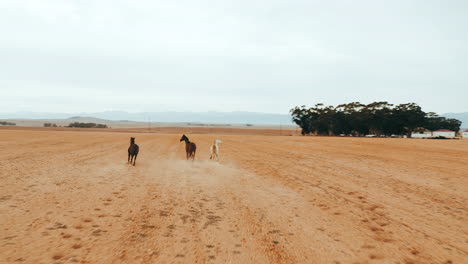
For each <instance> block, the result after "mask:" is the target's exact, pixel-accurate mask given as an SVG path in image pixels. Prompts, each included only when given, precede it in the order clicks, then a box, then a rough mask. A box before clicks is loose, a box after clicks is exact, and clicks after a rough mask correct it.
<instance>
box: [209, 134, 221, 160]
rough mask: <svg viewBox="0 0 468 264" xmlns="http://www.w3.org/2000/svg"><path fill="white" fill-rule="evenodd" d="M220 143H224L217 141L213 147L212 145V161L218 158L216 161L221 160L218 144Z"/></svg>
mask: <svg viewBox="0 0 468 264" xmlns="http://www.w3.org/2000/svg"><path fill="white" fill-rule="evenodd" d="M219 143H222V141H221V139H215V140H214V141H213V145H211V147H210V153H211V155H210V159H212V160H214V159H215V158H216V160H219V146H218V144H219Z"/></svg>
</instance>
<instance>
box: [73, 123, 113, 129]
mask: <svg viewBox="0 0 468 264" xmlns="http://www.w3.org/2000/svg"><path fill="white" fill-rule="evenodd" d="M68 127H82V128H107V125H103V124H95V123H80V122H74V123H70V124H69V125H68Z"/></svg>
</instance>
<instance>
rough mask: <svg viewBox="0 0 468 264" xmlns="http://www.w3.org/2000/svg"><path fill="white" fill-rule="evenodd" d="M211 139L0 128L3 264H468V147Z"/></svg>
mask: <svg viewBox="0 0 468 264" xmlns="http://www.w3.org/2000/svg"><path fill="white" fill-rule="evenodd" d="M210 132H211V133H213V134H189V135H188V136H189V137H190V139H191V140H192V141H194V142H195V143H197V146H198V151H197V157H196V160H195V162H193V163H192V162H187V161H185V160H184V156H185V153H184V143H183V142H179V138H180V136H181V135H180V134H172V133H164V134H163V133H153V134H149V133H124V132H122V131H121V132H120V133H114V132H110V130H106V132H96V131H91V132H82V131H52V130H50V131H47V130H34V129H29V130H28V129H21V128H18V129H0V149H1V151H0V263H34V264H37V263H402V264H403V263H468V210H467V204H468V140H417V139H378V138H377V139H376V138H337V137H300V136H289V137H288V136H267V135H233V134H220V133H219V131H218V132H217V131H216V130H211V131H210ZM260 134H261V133H260ZM130 136H136V142H137V143H138V144H139V145H140V155H139V156H138V159H137V164H136V166H135V167H133V166H129V165H127V163H126V158H127V156H126V155H127V153H126V149H127V147H128V144H129V137H130ZM215 138H220V139H221V140H222V141H223V143H222V144H221V145H220V147H221V155H220V156H221V157H220V161H219V163H218V162H212V161H210V160H209V159H208V158H209V145H210V143H211V142H212V141H213V139H215Z"/></svg>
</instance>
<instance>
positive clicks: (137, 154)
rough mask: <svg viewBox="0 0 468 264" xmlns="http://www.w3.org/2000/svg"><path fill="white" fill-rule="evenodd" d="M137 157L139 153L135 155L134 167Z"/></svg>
mask: <svg viewBox="0 0 468 264" xmlns="http://www.w3.org/2000/svg"><path fill="white" fill-rule="evenodd" d="M137 156H138V153H137V154H135V157H134V159H133V166H135V163H136V158H137Z"/></svg>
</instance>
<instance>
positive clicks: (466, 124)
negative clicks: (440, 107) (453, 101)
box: [442, 112, 468, 128]
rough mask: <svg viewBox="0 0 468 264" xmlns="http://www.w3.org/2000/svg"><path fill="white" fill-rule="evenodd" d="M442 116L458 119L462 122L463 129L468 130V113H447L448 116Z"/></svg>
mask: <svg viewBox="0 0 468 264" xmlns="http://www.w3.org/2000/svg"><path fill="white" fill-rule="evenodd" d="M442 116H445V117H448V118H455V119H458V120H460V121H461V122H462V125H461V127H462V128H468V112H464V113H446V114H443V115H442Z"/></svg>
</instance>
